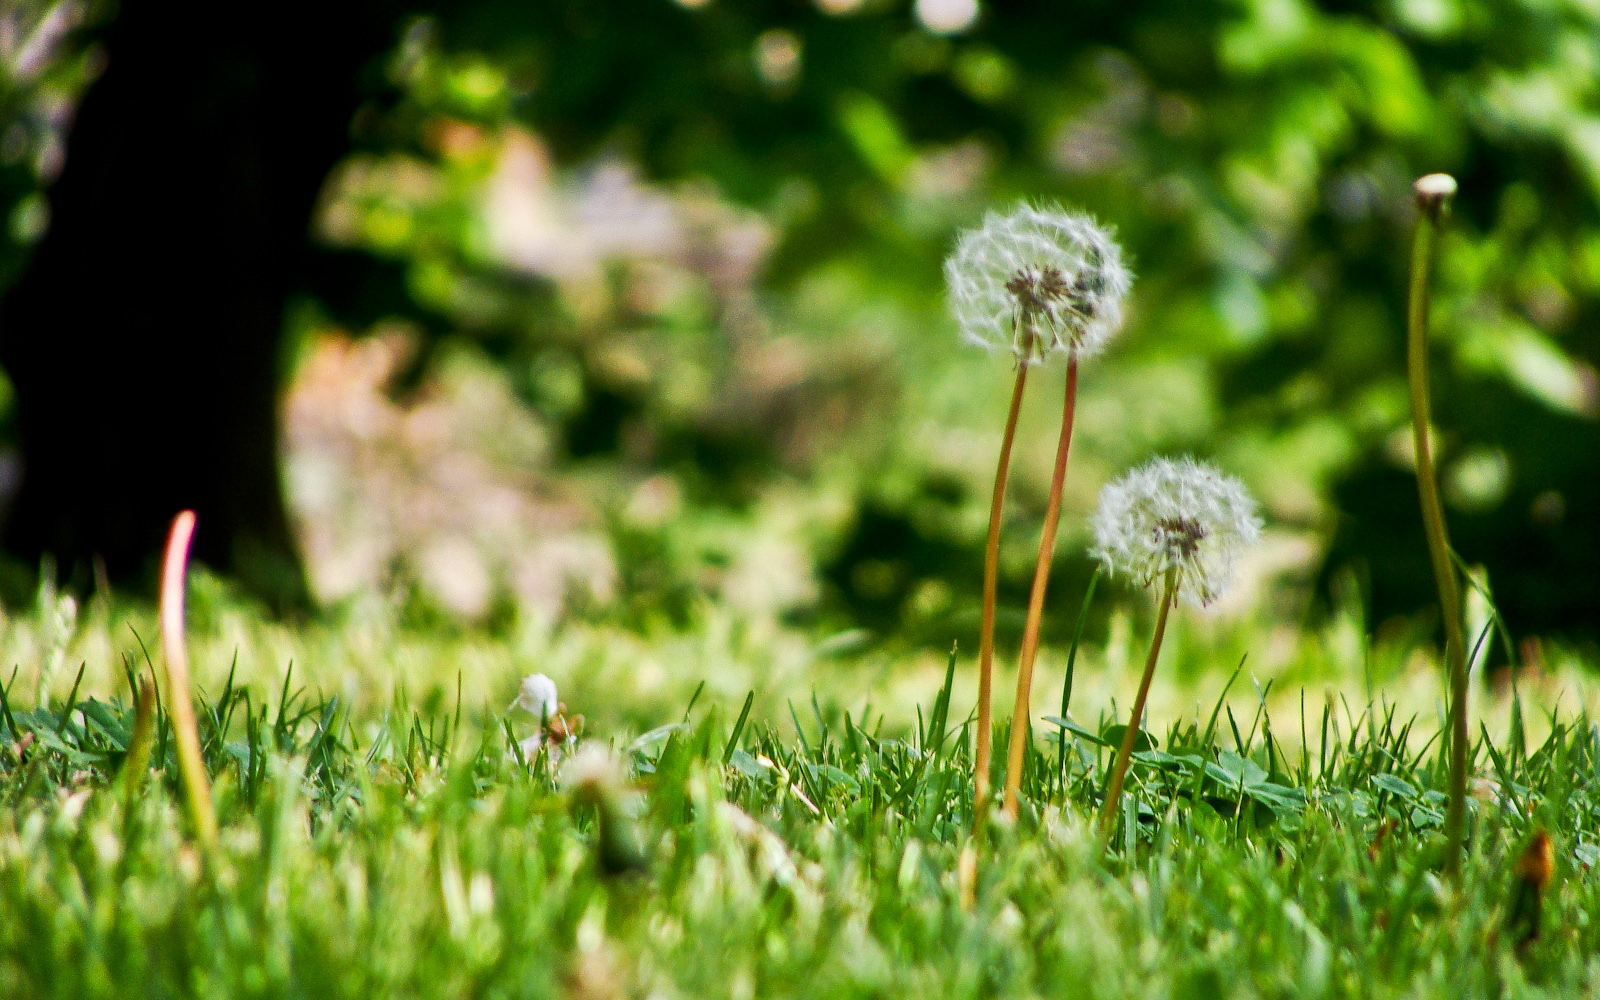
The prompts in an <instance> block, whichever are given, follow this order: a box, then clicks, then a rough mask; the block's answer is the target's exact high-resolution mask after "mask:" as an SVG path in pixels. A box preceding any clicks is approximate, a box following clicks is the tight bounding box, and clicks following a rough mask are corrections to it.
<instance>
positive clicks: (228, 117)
mask: <svg viewBox="0 0 1600 1000" xmlns="http://www.w3.org/2000/svg"><path fill="white" fill-rule="evenodd" d="M391 40H392V35H391V33H390V30H389V29H388V27H387V25H386V23H385V20H384V19H383V18H381V17H375V16H374V11H372V10H369V9H367V7H366V5H364V4H359V3H341V4H333V5H329V4H318V3H309V2H295V0H291V2H287V3H277V4H272V5H267V6H248V5H235V4H214V3H206V2H200V0H194V2H168V0H126V2H124V3H123V4H122V6H121V10H120V12H119V13H118V14H117V16H116V17H115V19H114V20H112V21H111V22H110V23H109V25H108V26H107V27H106V28H105V29H104V30H103V46H104V52H105V57H106V68H105V72H104V74H103V75H102V76H101V77H100V78H99V80H98V81H96V82H95V83H94V84H93V85H92V86H91V87H90V88H89V90H88V92H87V94H86V96H85V97H84V99H83V101H82V103H81V106H80V107H79V109H78V112H77V117H76V121H75V123H74V124H73V126H72V128H71V132H70V139H69V140H68V143H67V147H66V160H65V166H64V169H63V170H62V172H61V175H60V177H59V179H58V180H57V181H56V182H55V184H54V186H53V187H52V188H51V189H50V192H49V200H50V215H49V227H48V230H47V231H46V233H45V234H44V236H43V238H42V239H41V240H40V241H39V243H38V244H37V245H36V246H35V247H34V248H33V252H32V257H31V260H30V261H29V263H28V265H27V267H26V269H25V270H24V271H23V273H22V275H21V277H20V280H18V282H17V283H16V285H15V287H13V288H12V289H11V291H10V293H9V295H8V296H7V298H6V300H5V303H4V311H3V313H0V362H3V364H4V365H5V368H6V371H7V372H8V373H9V375H10V377H11V380H12V383H13V385H14V387H15V396H16V422H17V432H18V437H19V443H20V447H21V454H22V482H21V488H20V492H19V493H18V495H17V497H16V499H15V501H14V505H13V508H12V512H11V516H10V518H9V520H8V522H7V524H6V527H5V535H4V544H5V547H6V549H7V551H8V552H10V553H11V554H12V555H14V556H18V557H21V558H23V559H25V560H29V561H32V562H34V563H37V561H38V559H39V558H40V557H41V556H42V555H44V554H47V553H48V554H51V555H53V556H54V557H55V558H56V559H57V560H58V562H59V565H60V566H61V568H62V569H63V570H65V571H68V572H71V573H76V574H79V578H80V579H82V578H83V577H82V574H84V573H86V572H88V571H89V570H90V569H91V564H92V563H93V562H94V561H97V560H98V561H100V563H101V565H102V566H103V569H104V571H105V573H107V574H108V575H109V577H110V578H111V579H112V580H113V581H118V582H122V581H127V580H130V579H134V578H138V577H140V576H142V575H143V574H144V572H145V571H146V569H147V567H148V565H149V563H150V561H151V560H152V559H153V558H154V556H155V554H156V553H157V552H158V547H159V545H160V541H161V537H162V534H163V531H164V530H165V527H166V525H167V523H168V522H169V521H170V519H171V518H172V516H173V515H174V514H175V513H176V512H177V511H178V510H180V509H183V508H192V509H194V510H195V511H196V512H197V513H198V515H199V524H200V528H199V533H198V536H197V540H196V555H197V557H198V558H200V559H203V560H205V561H206V562H208V563H209V564H210V565H212V566H214V567H215V568H217V569H218V570H221V571H223V572H228V573H234V574H237V575H238V576H239V577H240V578H241V579H243V580H245V581H246V582H247V583H249V584H250V585H251V586H252V588H253V589H255V590H256V591H258V592H259V593H261V594H262V595H263V596H265V597H267V598H269V599H270V600H271V601H273V602H274V603H278V604H295V603H299V602H302V601H303V600H304V599H305V583H304V579H303V576H302V573H301V570H300V566H299V563H298V561H297V557H296V555H295V550H294V545H293V542H292V539H291V536H290V532H289V528H288V522H287V518H286V516H285V512H284V505H283V500H282V494H281V491H280V489H279V480H278V466H277V460H278V437H277V406H278V388H279V384H278V383H279V370H280V361H281V359H280V357H279V354H280V343H281V337H280V332H281V330H282V328H283V320H284V302H285V297H286V295H288V293H289V292H290V290H291V289H292V288H293V287H294V284H295V282H296V279H297V275H299V274H300V272H301V268H302V266H303V264H304V262H305V261H306V258H307V231H308V220H309V219H310V216H311V210H312V206H313V204H314V202H315V200H316V197H317V192H318V190H319V189H320V187H321V184H322V181H323V178H324V177H325V176H326V174H327V172H328V171H329V169H330V168H331V167H332V166H333V164H334V163H335V162H336V161H337V160H338V158H339V157H340V156H341V155H343V153H344V152H345V150H346V149H347V147H348V140H347V133H348V127H349V122H350V118H351V115H352V114H353V113H354V111H355V109H356V106H357V101H358V96H359V94H358V83H359V80H360V75H361V72H362V70H363V68H364V67H365V66H366V65H367V63H368V61H369V60H370V58H371V56H373V55H375V54H377V53H379V52H381V51H382V49H383V48H384V46H385V45H386V44H387V43H389V42H390V41H391Z"/></svg>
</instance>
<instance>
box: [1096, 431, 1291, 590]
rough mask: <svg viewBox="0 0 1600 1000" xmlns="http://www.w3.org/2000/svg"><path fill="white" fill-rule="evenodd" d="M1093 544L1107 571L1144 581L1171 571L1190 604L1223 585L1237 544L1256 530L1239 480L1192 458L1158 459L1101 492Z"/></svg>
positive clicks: (1250, 504)
mask: <svg viewBox="0 0 1600 1000" xmlns="http://www.w3.org/2000/svg"><path fill="white" fill-rule="evenodd" d="M1093 528H1094V537H1095V551H1094V554H1095V555H1096V556H1097V557H1099V558H1100V559H1101V560H1103V561H1104V562H1105V564H1106V566H1107V568H1109V569H1110V570H1111V571H1112V572H1114V573H1124V574H1126V575H1128V576H1130V577H1132V578H1133V579H1135V580H1137V581H1138V582H1139V583H1141V584H1144V585H1146V586H1148V585H1150V584H1152V583H1154V582H1155V581H1156V580H1157V579H1158V578H1160V577H1161V576H1162V575H1163V574H1165V573H1166V572H1167V571H1168V570H1174V571H1175V573H1176V576H1175V579H1176V589H1177V592H1178V593H1179V594H1182V595H1183V596H1184V597H1185V598H1186V599H1187V600H1189V602H1190V603H1192V604H1198V605H1203V604H1210V603H1211V602H1212V601H1213V600H1215V599H1216V598H1217V596H1218V595H1220V594H1221V593H1222V591H1223V590H1225V589H1226V588H1227V586H1228V583H1229V581H1230V580H1231V578H1232V576H1233V564H1234V559H1235V556H1236V555H1237V553H1238V550H1239V549H1240V548H1241V547H1243V546H1245V545H1249V544H1251V543H1252V542H1254V541H1255V540H1256V539H1257V538H1258V537H1260V534H1261V521H1260V519H1259V518H1258V517H1257V516H1256V504H1255V501H1254V500H1252V499H1251V497H1250V494H1249V492H1248V491H1246V490H1245V487H1244V484H1243V483H1240V482H1239V481H1238V480H1237V479H1234V478H1232V477H1231V476H1226V475H1223V474H1222V473H1221V472H1218V471H1217V470H1216V469H1214V468H1212V467H1211V466H1209V465H1206V464H1204V463H1202V462H1196V461H1195V460H1193V459H1190V458H1181V459H1176V460H1172V459H1165V458H1158V459H1156V460H1154V461H1152V462H1150V463H1148V464H1146V465H1144V466H1142V467H1140V468H1138V469H1135V470H1133V471H1132V472H1129V473H1128V474H1127V475H1125V476H1123V477H1122V478H1121V479H1119V480H1117V481H1116V482H1114V483H1109V484H1107V486H1106V487H1105V488H1104V489H1103V490H1101V492H1100V506H1099V509H1098V510H1097V511H1096V512H1095V515H1094V519H1093Z"/></svg>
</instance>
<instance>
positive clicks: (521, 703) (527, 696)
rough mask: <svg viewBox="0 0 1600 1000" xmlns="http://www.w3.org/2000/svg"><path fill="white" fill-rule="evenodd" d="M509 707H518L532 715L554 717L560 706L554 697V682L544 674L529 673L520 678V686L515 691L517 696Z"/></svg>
mask: <svg viewBox="0 0 1600 1000" xmlns="http://www.w3.org/2000/svg"><path fill="white" fill-rule="evenodd" d="M511 708H520V709H522V710H523V711H524V712H532V713H533V714H534V715H543V716H545V717H546V718H552V719H553V718H555V715H556V712H558V711H560V708H561V703H560V701H559V700H558V699H557V697H556V682H555V681H553V680H551V679H550V678H549V677H546V676H545V675H544V674H529V675H528V676H526V677H524V678H523V679H522V687H521V688H520V689H519V690H518V691H517V698H516V700H515V701H513V702H512V703H511Z"/></svg>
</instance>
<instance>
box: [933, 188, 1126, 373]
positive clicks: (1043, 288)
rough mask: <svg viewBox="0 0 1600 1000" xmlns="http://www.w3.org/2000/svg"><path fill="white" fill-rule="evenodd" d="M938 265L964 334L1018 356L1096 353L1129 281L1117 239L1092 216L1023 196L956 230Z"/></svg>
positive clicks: (1113, 325) (1118, 316)
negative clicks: (947, 253) (1014, 203)
mask: <svg viewBox="0 0 1600 1000" xmlns="http://www.w3.org/2000/svg"><path fill="white" fill-rule="evenodd" d="M944 273H945V283H946V285H947V287H948V291H949V301H950V311H951V312H952V313H953V314H954V315H955V318H956V322H957V323H958V324H959V325H960V327H961V335H962V337H963V338H965V339H966V340H967V341H969V342H971V343H974V344H977V345H978V346H980V347H984V348H987V349H989V350H997V349H1001V348H1005V349H1008V350H1010V351H1012V352H1013V353H1014V354H1016V356H1017V360H1018V361H1019V362H1021V363H1023V364H1036V363H1038V362H1040V361H1042V360H1044V358H1045V357H1046V356H1047V355H1049V354H1051V353H1054V352H1062V353H1069V354H1076V355H1077V356H1078V357H1080V358H1084V357H1089V356H1091V355H1094V354H1097V353H1099V352H1100V351H1101V350H1102V349H1103V348H1104V347H1105V345H1106V343H1107V342H1108V341H1109V340H1110V339H1111V336H1112V334H1114V333H1116V331H1117V328H1118V327H1119V326H1121V324H1122V300H1123V298H1124V297H1125V296H1126V295H1127V294H1128V286H1129V284H1130V282H1131V281H1132V278H1131V277H1130V276H1129V274H1128V270H1127V268H1126V267H1125V266H1123V263H1122V248H1121V247H1119V246H1118V245H1117V241H1116V240H1115V239H1113V238H1112V236H1111V234H1110V233H1109V232H1107V231H1106V230H1105V229H1104V228H1102V227H1101V226H1099V225H1098V224H1097V223H1096V222H1095V221H1094V220H1093V219H1091V218H1090V217H1088V216H1087V215H1079V214H1076V213H1073V212H1067V211H1064V210H1062V209H1060V208H1057V207H1055V206H1048V205H1041V206H1033V205H1029V204H1027V203H1026V202H1022V203H1019V204H1018V205H1017V206H1016V207H1015V208H1013V209H1012V210H1011V211H1010V212H1008V213H1006V214H1004V215H1002V214H1000V213H998V212H990V213H989V214H988V215H986V216H985V217H984V220H983V224H982V225H981V226H979V227H978V228H977V229H969V230H967V231H966V232H964V233H962V234H961V237H960V239H958V240H957V241H956V248H955V251H954V252H953V253H952V254H951V255H950V257H949V258H948V259H947V260H946V261H945V264H944Z"/></svg>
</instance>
